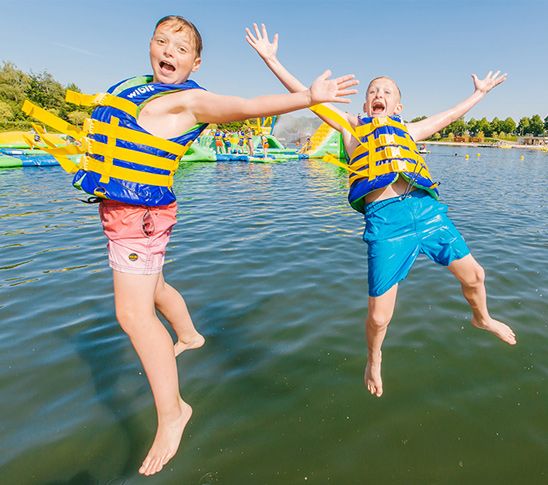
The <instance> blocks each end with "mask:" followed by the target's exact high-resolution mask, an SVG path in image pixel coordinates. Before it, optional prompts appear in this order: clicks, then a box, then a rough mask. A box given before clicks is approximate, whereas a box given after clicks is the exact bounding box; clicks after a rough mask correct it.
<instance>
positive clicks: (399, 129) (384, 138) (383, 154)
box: [348, 115, 439, 212]
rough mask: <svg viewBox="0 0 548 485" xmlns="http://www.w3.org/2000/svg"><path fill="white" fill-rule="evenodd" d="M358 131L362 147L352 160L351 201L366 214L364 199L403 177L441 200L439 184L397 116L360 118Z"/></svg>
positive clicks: (349, 199) (353, 205)
mask: <svg viewBox="0 0 548 485" xmlns="http://www.w3.org/2000/svg"><path fill="white" fill-rule="evenodd" d="M358 120H359V125H358V126H357V127H356V129H355V132H356V134H357V135H358V137H359V138H358V141H359V142H360V144H359V145H358V146H357V147H356V149H355V150H354V152H353V153H352V155H351V156H350V161H349V162H348V165H349V168H350V174H349V178H350V191H349V193H348V201H349V202H350V205H351V206H352V207H353V208H354V209H355V210H357V211H359V212H364V205H365V196H366V195H367V194H369V193H370V192H373V191H374V190H377V189H382V188H384V187H387V186H388V185H390V184H393V183H394V182H395V181H396V180H398V178H399V177H400V176H401V177H403V178H404V179H405V180H406V181H407V182H408V183H409V184H411V185H412V186H414V187H416V188H419V189H422V190H425V191H427V192H428V193H429V194H430V195H431V196H432V197H434V198H435V199H438V197H439V192H438V189H437V186H438V184H437V183H434V182H433V181H432V177H431V176H430V172H429V170H428V167H427V166H426V163H425V161H424V159H423V158H422V157H421V155H420V154H419V151H418V149H417V145H416V144H415V141H414V140H413V138H412V137H411V135H410V134H409V132H408V131H407V127H406V126H405V125H404V124H403V123H402V120H401V118H400V117H399V116H398V115H392V116H380V117H364V118H358Z"/></svg>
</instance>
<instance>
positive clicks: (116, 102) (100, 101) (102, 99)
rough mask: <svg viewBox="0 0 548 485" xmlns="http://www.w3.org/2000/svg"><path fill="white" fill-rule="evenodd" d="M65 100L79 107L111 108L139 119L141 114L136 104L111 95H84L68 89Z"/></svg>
mask: <svg viewBox="0 0 548 485" xmlns="http://www.w3.org/2000/svg"><path fill="white" fill-rule="evenodd" d="M65 99H66V101H67V102H69V103H72V104H77V105H79V106H109V107H111V108H115V109H118V110H120V111H123V112H124V113H126V114H128V115H130V116H132V117H133V118H137V114H138V112H139V107H138V106H137V105H136V104H135V103H133V102H131V101H129V100H128V99H124V98H120V97H118V96H113V95H112V94H109V93H97V94H84V93H77V92H76V91H71V90H70V89H68V90H67V94H66V96H65Z"/></svg>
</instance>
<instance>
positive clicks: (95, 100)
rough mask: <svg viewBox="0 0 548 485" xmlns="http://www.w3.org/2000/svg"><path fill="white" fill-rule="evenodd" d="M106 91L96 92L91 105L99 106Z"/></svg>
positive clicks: (105, 95)
mask: <svg viewBox="0 0 548 485" xmlns="http://www.w3.org/2000/svg"><path fill="white" fill-rule="evenodd" d="M107 94H108V93H98V94H96V95H95V97H94V98H93V105H94V106H101V105H102V103H103V101H104V100H105V98H106V97H107Z"/></svg>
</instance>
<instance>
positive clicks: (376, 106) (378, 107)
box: [371, 101, 386, 115]
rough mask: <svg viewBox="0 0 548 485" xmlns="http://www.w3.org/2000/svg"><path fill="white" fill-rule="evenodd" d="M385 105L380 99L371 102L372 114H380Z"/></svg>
mask: <svg viewBox="0 0 548 485" xmlns="http://www.w3.org/2000/svg"><path fill="white" fill-rule="evenodd" d="M385 108H386V106H385V105H384V103H383V102H382V101H373V104H372V105H371V112H372V113H373V114H375V115H376V114H381V113H383V112H384V110H385Z"/></svg>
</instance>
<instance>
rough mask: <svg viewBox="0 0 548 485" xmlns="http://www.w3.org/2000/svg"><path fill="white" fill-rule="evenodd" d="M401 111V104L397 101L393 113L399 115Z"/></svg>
mask: <svg viewBox="0 0 548 485" xmlns="http://www.w3.org/2000/svg"><path fill="white" fill-rule="evenodd" d="M402 111H403V104H401V103H398V104H397V105H396V107H395V108H394V113H395V114H397V115H399V114H400V113H401V112H402Z"/></svg>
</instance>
